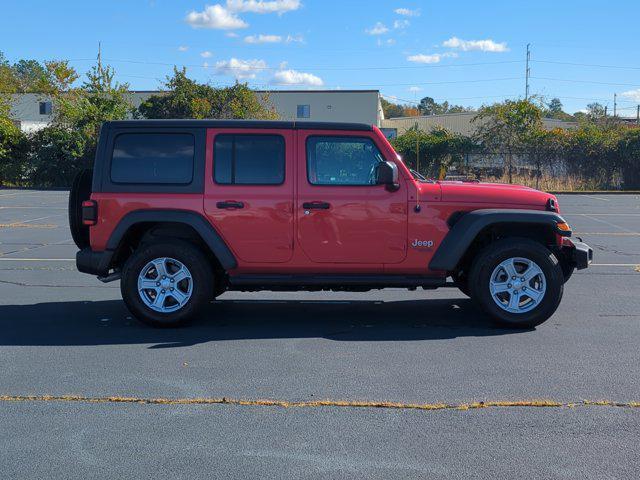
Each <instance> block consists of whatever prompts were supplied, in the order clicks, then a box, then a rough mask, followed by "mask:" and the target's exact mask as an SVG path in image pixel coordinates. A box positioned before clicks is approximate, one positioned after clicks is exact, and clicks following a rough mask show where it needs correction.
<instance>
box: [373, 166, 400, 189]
mask: <svg viewBox="0 0 640 480" xmlns="http://www.w3.org/2000/svg"><path fill="white" fill-rule="evenodd" d="M376 184H378V185H385V186H386V187H387V190H389V191H391V192H395V191H396V190H398V189H399V188H400V183H399V182H398V166H397V165H396V164H395V163H392V162H381V163H380V164H378V165H377V167H376Z"/></svg>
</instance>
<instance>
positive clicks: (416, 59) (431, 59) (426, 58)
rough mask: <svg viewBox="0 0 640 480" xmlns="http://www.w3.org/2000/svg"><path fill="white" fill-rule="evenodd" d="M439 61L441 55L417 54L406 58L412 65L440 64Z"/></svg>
mask: <svg viewBox="0 0 640 480" xmlns="http://www.w3.org/2000/svg"><path fill="white" fill-rule="evenodd" d="M441 59H442V55H441V54H439V53H433V54H431V55H425V54H424V53H419V54H417V55H410V56H408V57H407V60H409V61H410V62H413V63H440V60H441Z"/></svg>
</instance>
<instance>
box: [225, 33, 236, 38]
mask: <svg viewBox="0 0 640 480" xmlns="http://www.w3.org/2000/svg"><path fill="white" fill-rule="evenodd" d="M224 36H225V37H229V38H238V37H239V36H240V35H238V34H237V33H236V32H227V33H225V34H224Z"/></svg>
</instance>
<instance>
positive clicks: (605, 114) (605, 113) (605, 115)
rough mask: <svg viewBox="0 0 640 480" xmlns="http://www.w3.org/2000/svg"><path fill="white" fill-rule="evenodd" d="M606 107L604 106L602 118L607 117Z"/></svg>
mask: <svg viewBox="0 0 640 480" xmlns="http://www.w3.org/2000/svg"><path fill="white" fill-rule="evenodd" d="M607 108H609V107H608V106H606V105H605V106H604V118H607Z"/></svg>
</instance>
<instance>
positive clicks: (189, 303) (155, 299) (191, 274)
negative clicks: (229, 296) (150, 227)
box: [120, 240, 213, 327]
mask: <svg viewBox="0 0 640 480" xmlns="http://www.w3.org/2000/svg"><path fill="white" fill-rule="evenodd" d="M120 290H121V292H122V298H123V299H124V301H125V303H126V304H127V307H128V308H129V310H130V311H131V313H133V314H134V315H135V316H136V318H138V319H139V320H141V321H142V322H144V323H147V324H149V325H152V326H154V327H176V326H179V325H181V324H183V323H185V322H186V321H188V320H190V319H191V318H192V317H193V316H194V315H196V314H197V312H198V311H199V310H200V308H201V307H202V305H203V304H205V303H206V302H207V301H208V300H209V298H210V297H211V292H212V291H213V274H212V272H211V268H210V266H209V262H208V260H207V258H206V257H205V256H204V255H203V254H202V252H201V251H200V250H199V249H198V248H196V247H195V246H194V245H191V244H190V243H187V242H183V241H180V240H175V241H172V242H171V243H157V244H147V245H142V246H141V247H139V248H138V250H136V251H135V252H134V253H133V255H131V257H130V258H129V259H128V260H127V262H126V263H125V266H124V268H123V269H122V281H121V283H120Z"/></svg>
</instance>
